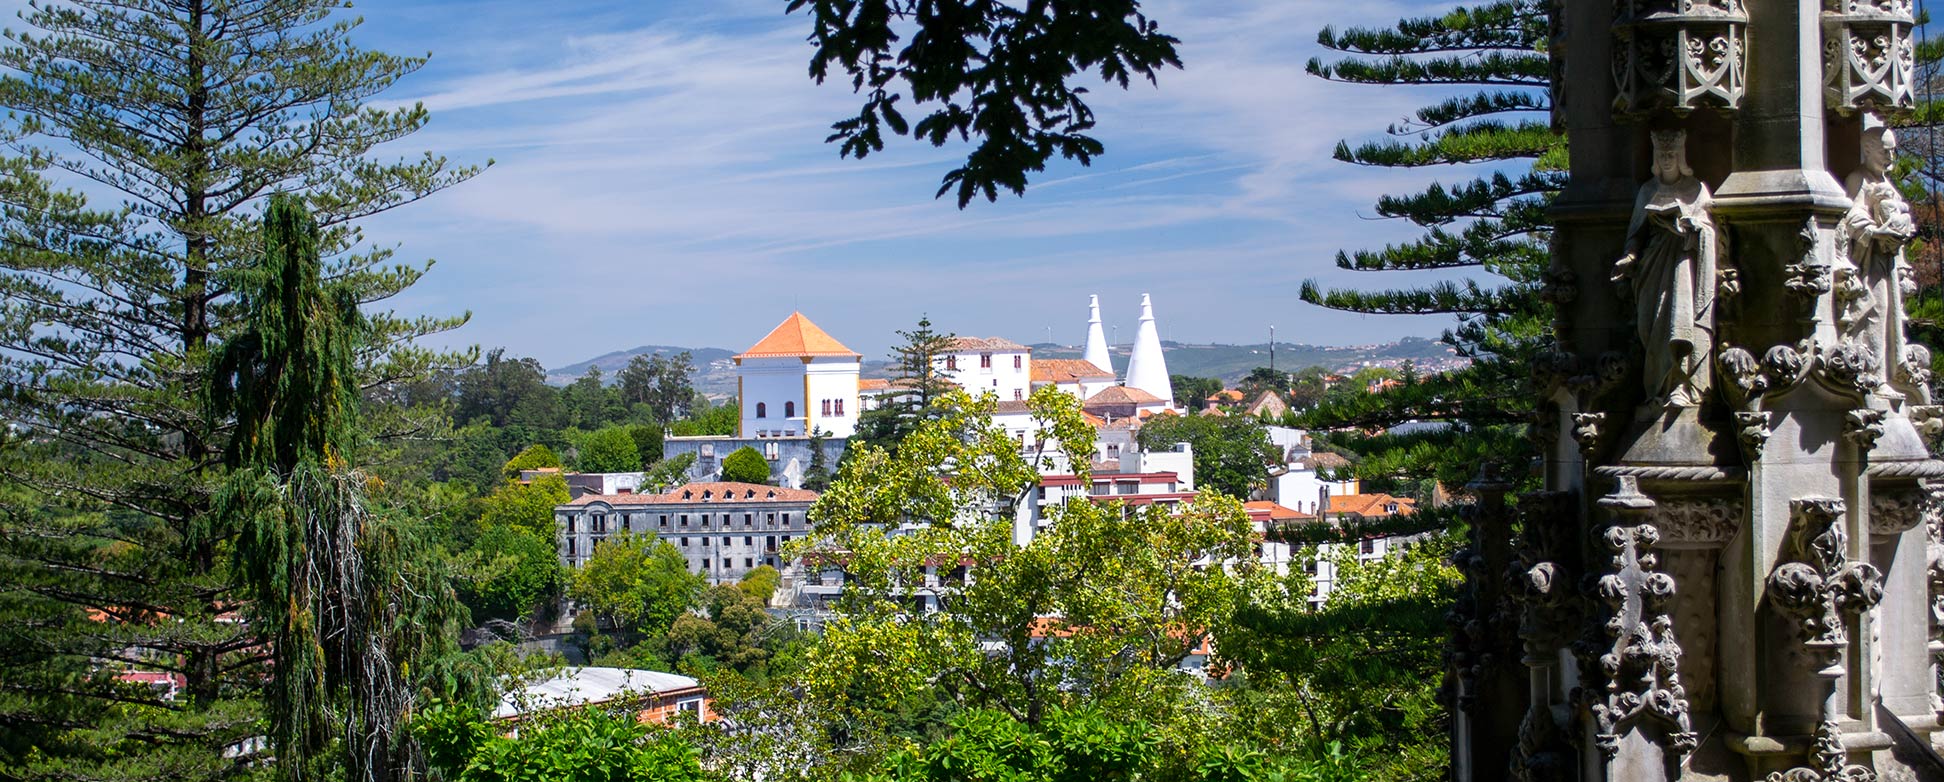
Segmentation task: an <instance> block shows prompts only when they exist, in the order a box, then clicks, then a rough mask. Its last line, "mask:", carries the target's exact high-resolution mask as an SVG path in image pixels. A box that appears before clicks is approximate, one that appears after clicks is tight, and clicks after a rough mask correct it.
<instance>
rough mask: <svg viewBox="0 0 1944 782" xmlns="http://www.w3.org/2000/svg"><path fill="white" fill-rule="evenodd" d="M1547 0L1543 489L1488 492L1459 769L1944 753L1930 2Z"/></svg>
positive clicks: (1461, 712)
mask: <svg viewBox="0 0 1944 782" xmlns="http://www.w3.org/2000/svg"><path fill="white" fill-rule="evenodd" d="M1550 8H1551V9H1552V13H1553V18H1552V23H1553V40H1552V41H1551V42H1550V44H1549V46H1548V52H1549V54H1550V55H1551V56H1552V57H1553V64H1554V66H1555V70H1554V102H1555V105H1554V118H1555V120H1556V123H1557V124H1558V126H1559V127H1561V128H1562V129H1563V130H1564V132H1565V133H1566V135H1567V137H1568V148H1569V149H1570V161H1569V176H1568V178H1567V182H1566V185H1565V187H1564V189H1563V191H1562V192H1561V193H1560V194H1559V196H1558V197H1557V198H1556V199H1555V200H1554V202H1553V204H1552V214H1553V218H1554V224H1555V231H1554V234H1553V237H1552V241H1553V265H1552V269H1551V270H1550V271H1549V273H1548V274H1547V279H1546V281H1545V287H1544V289H1543V293H1544V295H1545V296H1546V297H1547V298H1549V299H1550V300H1551V301H1552V302H1553V303H1554V304H1555V305H1556V312H1557V317H1556V321H1555V323H1554V329H1553V331H1554V334H1555V335H1556V338H1557V343H1556V345H1555V347H1554V348H1553V349H1552V350H1551V351H1550V352H1548V353H1547V354H1545V355H1543V356H1542V357H1541V359H1540V360H1539V363H1538V366H1537V367H1536V368H1535V375H1534V376H1535V378H1536V382H1537V384H1538V385H1539V388H1540V393H1541V394H1542V397H1541V399H1542V405H1541V411H1540V414H1539V416H1538V417H1537V419H1536V420H1535V421H1534V426H1535V429H1536V430H1537V432H1538V433H1539V434H1540V436H1541V437H1542V438H1543V439H1544V441H1545V443H1546V446H1545V449H1546V454H1545V456H1546V458H1545V463H1544V468H1543V481H1544V489H1543V490H1541V491H1538V492H1535V493H1532V494H1529V495H1526V496H1523V497H1518V498H1509V497H1507V496H1506V492H1507V485H1506V482H1504V481H1501V480H1499V479H1497V478H1496V477H1495V476H1494V475H1491V474H1485V475H1482V476H1481V478H1480V480H1479V481H1478V482H1477V483H1476V484H1474V486H1473V487H1472V488H1473V489H1474V491H1475V492H1476V494H1477V495H1478V496H1479V497H1480V503H1479V507H1478V509H1477V513H1476V516H1475V518H1476V519H1477V521H1476V522H1475V523H1474V524H1473V525H1472V530H1473V533H1474V536H1473V543H1472V546H1471V547H1470V549H1468V550H1467V551H1466V552H1465V553H1464V554H1463V555H1462V556H1461V557H1460V562H1461V564H1462V565H1463V566H1464V568H1465V570H1466V571H1467V573H1468V577H1469V587H1468V590H1467V592H1466V594H1465V597H1464V598H1463V600H1462V601H1461V604H1460V606H1459V610H1458V612H1457V614H1456V616H1455V621H1454V627H1456V628H1457V634H1456V637H1455V638H1454V639H1453V644H1452V650H1453V654H1452V670H1451V676H1452V678H1451V681H1452V683H1453V695H1454V698H1453V705H1454V706H1455V713H1454V730H1455V732H1454V740H1455V743H1454V751H1453V764H1454V771H1455V776H1456V777H1457V778H1458V779H1460V780H1498V779H1518V780H1540V779H1546V780H1588V781H1590V780H1629V781H1633V780H1672V779H1680V780H1735V781H1737V782H1739V781H1743V780H1750V781H1752V780H1768V781H1769V782H1820V781H1825V780H1829V781H1834V780H1842V781H1844V782H1862V781H1863V780H1879V779H1881V780H1913V779H1940V778H1944V764H1940V763H1939V762H1938V760H1937V757H1936V754H1935V751H1934V750H1933V749H1932V743H1933V741H1934V738H1933V737H1935V736H1938V735H1939V733H1940V731H1939V715H1940V711H1944V701H1940V700H1939V697H1938V692H1937V691H1938V687H1937V668H1936V666H1935V664H1934V659H1933V655H1934V654H1937V653H1940V652H1944V643H1940V640H1939V633H1938V627H1939V625H1938V622H1939V619H1940V617H1944V611H1940V605H1941V604H1940V603H1939V602H1937V601H1936V598H1934V597H1933V595H1938V594H1940V592H1939V589H1938V587H1939V586H1940V584H1941V583H1944V555H1940V553H1939V552H1940V550H1944V547H1940V545H1939V542H1938V535H1939V525H1940V513H1939V507H1940V502H1939V499H1940V498H1939V486H1938V485H1937V484H1936V481H1938V480H1939V479H1940V478H1944V463H1940V462H1939V461H1937V460H1935V459H1933V458H1932V456H1931V454H1930V452H1929V450H1928V449H1927V446H1926V439H1927V438H1926V436H1925V434H1924V432H1927V431H1929V432H1934V431H1935V430H1936V429H1937V427H1938V426H1939V425H1940V416H1939V409H1938V407H1937V406H1936V405H1935V404H1934V403H1933V400H1932V392H1931V388H1930V380H1931V378H1930V355H1929V352H1928V351H1927V350H1926V349H1925V348H1923V346H1921V345H1915V344H1911V343H1909V342H1907V341H1906V340H1905V338H1904V321H1905V318H1904V314H1903V304H1902V302H1903V299H1904V297H1905V296H1907V295H1909V294H1910V293H1911V292H1912V291H1913V289H1914V285H1913V284H1912V283H1911V279H1910V275H1909V267H1908V265H1907V264H1906V263H1905V261H1904V257H1903V255H1904V247H1905V245H1906V244H1907V243H1908V242H1909V241H1910V239H1911V238H1912V236H1913V234H1914V226H1913V225H1912V223H1911V220H1910V211H1909V205H1908V204H1906V203H1903V200H1902V197H1901V196H1900V195H1899V193H1898V190H1897V188H1896V187H1895V183H1894V182H1892V181H1891V179H1890V176H1889V173H1888V170H1889V167H1890V165H1891V162H1892V160H1893V156H1894V150H1895V143H1896V138H1895V132H1894V131H1893V130H1891V129H1890V128H1889V127H1887V123H1888V121H1889V120H1892V119H1894V118H1895V117H1896V116H1897V115H1899V114H1901V113H1902V112H1905V111H1907V110H1909V109H1910V108H1911V106H1912V93H1911V87H1910V84H1911V79H1912V74H1913V69H1912V65H1913V63H1912V60H1911V58H1912V47H1911V33H1912V28H1913V22H1914V20H1913V9H1912V6H1911V3H1910V2H1909V0H1816V1H1815V2H1810V1H1808V0H1746V1H1745V2H1744V0H1621V1H1620V2H1619V3H1617V4H1616V3H1590V2H1589V3H1555V4H1551V5H1550ZM1751 53H1759V56H1750V54H1751Z"/></svg>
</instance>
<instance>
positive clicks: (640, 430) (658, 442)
mask: <svg viewBox="0 0 1944 782" xmlns="http://www.w3.org/2000/svg"><path fill="white" fill-rule="evenodd" d="M627 430H628V438H629V439H631V440H634V444H635V458H637V459H639V460H640V464H641V466H642V467H647V466H649V465H652V464H654V463H655V462H659V461H661V458H662V434H663V433H662V428H661V427H660V426H655V425H649V424H635V425H633V426H630V427H628V428H627Z"/></svg>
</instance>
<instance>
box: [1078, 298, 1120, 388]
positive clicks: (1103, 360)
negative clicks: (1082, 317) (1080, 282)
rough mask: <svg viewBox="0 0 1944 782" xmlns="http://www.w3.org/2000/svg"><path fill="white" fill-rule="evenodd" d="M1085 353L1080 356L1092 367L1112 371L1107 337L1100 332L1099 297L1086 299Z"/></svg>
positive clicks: (1112, 364)
mask: <svg viewBox="0 0 1944 782" xmlns="http://www.w3.org/2000/svg"><path fill="white" fill-rule="evenodd" d="M1087 310H1088V312H1089V313H1091V314H1090V316H1089V317H1088V318H1087V352H1086V353H1085V354H1083V355H1082V356H1081V358H1084V359H1086V360H1087V361H1088V362H1090V363H1092V364H1093V365H1094V366H1097V367H1100V368H1101V369H1104V370H1107V371H1108V372H1112V371H1114V359H1113V358H1112V357H1111V356H1109V355H1108V354H1107V335H1106V334H1105V333H1104V332H1102V331H1101V330H1100V297H1099V296H1088V297H1087Z"/></svg>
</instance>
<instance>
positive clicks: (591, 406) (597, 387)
mask: <svg viewBox="0 0 1944 782" xmlns="http://www.w3.org/2000/svg"><path fill="white" fill-rule="evenodd" d="M560 397H561V404H562V405H563V406H564V407H566V411H567V425H568V426H574V427H579V428H581V429H596V428H600V427H603V426H606V425H608V424H611V423H614V422H617V421H620V420H621V419H622V418H624V417H625V415H626V408H625V407H624V406H623V405H622V404H621V393H620V391H619V390H618V389H616V388H614V387H612V386H609V385H608V384H607V379H606V378H605V377H603V376H602V374H601V368H600V367H598V366H589V367H588V368H587V372H586V374H583V375H581V376H580V377H579V378H578V379H576V380H575V381H574V382H573V383H571V384H569V385H568V386H567V387H566V388H563V389H561V391H560Z"/></svg>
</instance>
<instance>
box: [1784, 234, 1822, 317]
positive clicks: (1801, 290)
mask: <svg viewBox="0 0 1944 782" xmlns="http://www.w3.org/2000/svg"><path fill="white" fill-rule="evenodd" d="M1817 233H1818V231H1817V228H1816V218H1814V217H1811V218H1809V219H1808V221H1806V222H1804V223H1803V225H1802V230H1800V231H1797V232H1796V249H1797V253H1796V254H1797V255H1798V256H1799V257H1801V259H1802V260H1801V261H1800V262H1797V263H1792V264H1789V265H1787V266H1784V267H1782V275H1783V280H1782V287H1783V288H1785V289H1787V290H1788V291H1789V295H1791V296H1794V297H1796V301H1797V303H1798V304H1799V305H1801V306H1802V307H1804V308H1808V307H1810V306H1813V305H1814V304H1815V303H1816V298H1817V297H1819V296H1821V295H1822V294H1825V293H1828V292H1829V288H1830V271H1829V265H1828V264H1825V263H1823V262H1822V261H1821V260H1819V259H1817V257H1816V235H1817Z"/></svg>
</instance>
